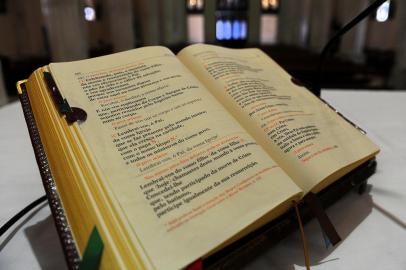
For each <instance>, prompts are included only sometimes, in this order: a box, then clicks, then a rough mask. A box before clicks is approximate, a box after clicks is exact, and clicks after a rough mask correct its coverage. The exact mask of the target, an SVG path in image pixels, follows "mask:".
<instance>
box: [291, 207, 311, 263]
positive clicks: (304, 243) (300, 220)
mask: <svg viewBox="0 0 406 270" xmlns="http://www.w3.org/2000/svg"><path fill="white" fill-rule="evenodd" d="M292 203H293V206H294V207H295V211H296V218H297V222H298V223H299V229H300V238H302V244H303V255H304V258H305V264H306V269H307V270H310V258H309V252H308V249H307V241H306V237H305V234H304V229H303V224H302V219H301V218H300V213H299V208H298V207H297V203H296V202H295V201H292Z"/></svg>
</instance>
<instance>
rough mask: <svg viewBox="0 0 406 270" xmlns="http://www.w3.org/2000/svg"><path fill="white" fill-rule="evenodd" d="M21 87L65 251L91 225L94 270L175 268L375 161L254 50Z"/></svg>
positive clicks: (95, 65) (141, 52)
mask: <svg viewBox="0 0 406 270" xmlns="http://www.w3.org/2000/svg"><path fill="white" fill-rule="evenodd" d="M44 72H49V73H50V74H52V78H53V79H54V81H55V83H56V87H57V88H58V89H59V92H60V94H61V95H62V97H63V98H64V99H66V100H67V101H68V103H69V105H70V106H71V107H72V108H73V107H77V108H81V109H83V110H84V111H85V112H86V113H87V119H86V120H85V121H79V122H74V123H69V121H66V120H67V119H65V118H66V116H65V115H63V113H61V107H58V106H56V105H55V103H54V99H55V92H52V91H55V89H53V90H52V89H49V87H48V85H47V84H46V81H45V80H44ZM25 86H26V89H27V92H28V96H29V99H30V103H31V107H32V111H33V113H34V116H35V120H36V123H37V126H38V130H39V133H40V136H41V140H42V143H43V145H44V149H45V152H46V155H47V157H48V160H49V164H50V167H51V170H52V173H53V176H54V179H55V182H56V186H57V190H58V193H59V196H60V198H61V201H62V205H63V208H64V210H65V212H66V215H67V219H68V222H69V225H70V227H71V230H72V232H73V235H74V238H75V242H76V245H77V247H78V249H79V251H80V252H81V253H82V252H83V250H84V248H85V246H86V242H87V240H88V237H89V234H90V232H91V230H92V228H93V227H94V226H96V227H97V229H98V231H99V233H100V235H101V238H102V240H103V242H104V246H105V248H104V253H103V257H102V261H101V265H102V268H103V269H117V268H128V269H179V268H183V267H185V266H187V265H189V264H190V263H192V262H194V261H195V260H196V259H198V258H204V257H207V256H209V255H210V254H213V253H214V252H216V251H218V250H220V249H222V248H223V247H225V246H226V245H228V244H229V243H232V242H233V241H236V240H237V239H239V238H241V237H243V236H244V235H246V234H247V233H249V232H251V231H253V230H255V229H256V228H259V227H260V226H262V225H264V224H266V223H268V222H270V221H272V220H274V219H275V218H277V217H279V216H280V215H282V214H283V213H285V212H286V211H287V210H289V209H290V208H292V201H297V202H299V201H300V200H301V199H302V198H303V197H304V196H305V195H306V194H307V193H309V192H314V193H317V192H319V191H321V190H323V189H324V188H326V187H327V186H329V185H331V184H332V183H333V182H334V181H336V180H337V179H339V178H340V177H341V176H343V175H345V174H346V173H348V172H350V171H351V170H353V169H354V168H356V167H358V166H359V165H360V164H362V163H363V162H365V161H367V160H368V159H371V158H373V157H374V156H375V155H376V154H377V153H378V151H379V149H378V147H377V146H376V145H375V144H374V143H373V142H371V141H370V140H369V139H368V138H367V137H366V136H365V135H364V134H363V133H361V132H360V131H359V130H358V129H357V128H355V127H354V126H352V125H351V124H349V123H348V122H347V121H345V120H344V119H343V118H342V117H340V116H339V115H338V114H337V113H336V112H335V111H333V110H332V109H331V108H329V107H328V106H327V105H326V104H325V103H323V102H322V101H321V100H319V99H318V98H317V97H315V96H314V95H313V94H311V93H310V92H309V91H308V90H306V89H305V88H304V87H301V86H297V85H295V84H294V83H292V81H291V77H290V76H289V75H288V74H287V73H286V72H285V71H283V70H282V69H281V68H280V67H279V66H278V65H277V64H276V63H275V62H274V61H272V60H271V59H270V58H269V57H268V56H267V55H266V54H264V53H263V52H262V51H260V50H258V49H238V50H237V49H226V48H221V47H217V46H212V45H203V44H199V45H192V46H189V47H186V48H185V49H183V50H182V51H181V52H180V53H179V54H178V55H174V54H173V53H172V52H171V51H170V50H168V49H167V48H164V47H145V48H140V49H134V50H131V51H126V52H122V53H116V54H112V55H108V56H103V57H98V58H93V59H88V60H82V61H75V62H68V63H52V64H50V65H48V66H45V67H42V68H39V69H38V70H36V71H35V72H34V73H33V74H32V75H31V76H30V78H29V79H28V80H27V81H26V82H25ZM69 105H67V106H69ZM62 109H63V108H62Z"/></svg>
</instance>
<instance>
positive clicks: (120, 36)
mask: <svg viewBox="0 0 406 270" xmlns="http://www.w3.org/2000/svg"><path fill="white" fill-rule="evenodd" d="M103 13H104V15H105V18H104V25H105V26H106V28H107V29H108V33H109V37H110V40H109V43H110V44H112V46H113V51H114V52H120V51H125V50H129V49H132V48H134V47H135V35H134V16H133V6H132V0H103Z"/></svg>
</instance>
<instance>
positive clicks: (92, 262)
mask: <svg viewBox="0 0 406 270" xmlns="http://www.w3.org/2000/svg"><path fill="white" fill-rule="evenodd" d="M103 248H104V244H103V240H102V239H101V237H100V234H99V231H98V230H97V228H96V226H94V228H93V230H92V233H91V234H90V237H89V240H88V241H87V245H86V249H85V252H84V253H83V256H82V261H81V262H80V265H79V269H80V270H98V269H99V265H100V262H101V257H102V255H103Z"/></svg>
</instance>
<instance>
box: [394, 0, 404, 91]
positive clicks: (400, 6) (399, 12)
mask: <svg viewBox="0 0 406 270" xmlns="http://www.w3.org/2000/svg"><path fill="white" fill-rule="evenodd" d="M396 4H397V6H396V16H398V25H397V29H398V30H397V31H398V35H397V45H396V51H395V59H396V60H395V66H394V68H393V71H392V75H391V84H392V85H393V86H394V87H396V88H400V89H406V35H405V34H404V33H403V30H404V29H406V2H404V1H397V2H396Z"/></svg>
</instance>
